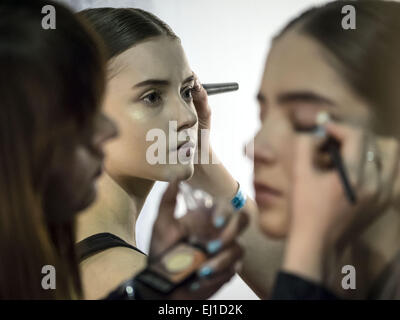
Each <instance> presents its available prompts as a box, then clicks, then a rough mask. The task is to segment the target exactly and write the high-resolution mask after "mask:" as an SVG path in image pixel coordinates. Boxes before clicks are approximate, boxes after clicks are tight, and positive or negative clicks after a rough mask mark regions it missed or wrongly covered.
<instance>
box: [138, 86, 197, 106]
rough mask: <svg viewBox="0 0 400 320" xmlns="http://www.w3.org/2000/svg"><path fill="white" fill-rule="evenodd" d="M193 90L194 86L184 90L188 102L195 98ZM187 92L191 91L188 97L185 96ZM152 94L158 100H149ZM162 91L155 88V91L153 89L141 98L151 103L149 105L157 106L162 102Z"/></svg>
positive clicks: (184, 97)
mask: <svg viewBox="0 0 400 320" xmlns="http://www.w3.org/2000/svg"><path fill="white" fill-rule="evenodd" d="M192 91H193V87H186V88H185V89H184V90H183V91H182V93H181V94H182V95H183V96H182V98H183V99H184V100H185V101H186V102H189V103H190V102H191V101H192V100H193V97H192ZM186 93H189V96H188V97H186V96H184V95H185V94H186ZM151 95H156V99H157V101H156V102H151V101H149V100H148V98H149V97H150V96H151ZM161 96H162V92H161V91H158V90H154V91H152V92H150V93H148V94H146V95H145V96H144V97H143V98H141V99H140V100H142V101H143V102H144V103H146V104H147V105H149V106H152V107H155V106H158V105H159V104H161V102H162V97H161Z"/></svg>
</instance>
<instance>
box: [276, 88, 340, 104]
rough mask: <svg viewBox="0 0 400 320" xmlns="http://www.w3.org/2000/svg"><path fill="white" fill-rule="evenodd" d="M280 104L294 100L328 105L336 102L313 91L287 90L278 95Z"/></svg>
mask: <svg viewBox="0 0 400 320" xmlns="http://www.w3.org/2000/svg"><path fill="white" fill-rule="evenodd" d="M277 101H278V104H289V103H294V102H302V103H310V104H324V105H327V106H335V103H334V102H333V101H332V100H331V99H329V98H327V97H324V96H321V95H319V94H316V93H314V92H311V91H297V92H285V93H282V94H279V95H278V99H277Z"/></svg>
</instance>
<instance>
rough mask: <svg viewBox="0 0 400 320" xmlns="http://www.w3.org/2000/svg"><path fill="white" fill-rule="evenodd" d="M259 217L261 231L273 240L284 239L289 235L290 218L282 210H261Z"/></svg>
mask: <svg viewBox="0 0 400 320" xmlns="http://www.w3.org/2000/svg"><path fill="white" fill-rule="evenodd" d="M259 210H260V213H259V217H258V221H259V227H260V229H261V231H262V232H263V233H264V234H266V235H267V236H269V237H271V238H273V239H284V238H286V237H287V235H288V230H289V217H288V216H287V215H286V214H285V213H283V212H282V211H281V210H276V209H275V210H274V209H262V208H260V209H259Z"/></svg>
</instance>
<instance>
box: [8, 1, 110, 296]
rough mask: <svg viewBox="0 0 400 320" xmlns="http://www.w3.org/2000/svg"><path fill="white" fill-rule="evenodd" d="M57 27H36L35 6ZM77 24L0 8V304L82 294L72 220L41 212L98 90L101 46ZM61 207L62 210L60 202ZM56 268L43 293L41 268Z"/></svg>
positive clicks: (21, 4)
mask: <svg viewBox="0 0 400 320" xmlns="http://www.w3.org/2000/svg"><path fill="white" fill-rule="evenodd" d="M45 5H52V6H54V8H55V9H56V29H54V30H53V29H49V30H45V29H43V28H42V24H41V23H42V19H43V17H44V14H42V8H43V7H44V6H45ZM95 37H96V35H95V33H94V32H93V31H90V29H89V27H88V26H86V25H85V23H84V22H83V21H80V19H78V18H77V17H76V16H75V15H74V14H73V13H72V12H70V11H69V10H68V9H66V8H65V7H64V6H61V5H59V4H57V3H54V2H52V1H40V0H35V1H32V0H25V1H24V0H12V1H11V0H2V2H1V3H0V70H1V72H0V299H41V298H45V299H53V298H62V299H68V298H74V297H75V298H77V297H80V296H81V284H80V280H79V272H78V264H77V261H76V257H75V251H74V242H75V234H74V222H73V221H72V220H73V219H72V217H73V216H72V215H71V220H70V221H67V222H63V223H62V224H57V223H55V222H54V221H52V220H51V219H49V216H50V214H52V215H54V214H57V213H54V212H53V213H50V212H46V210H45V208H46V207H47V205H46V203H47V202H48V201H51V199H46V197H45V190H46V188H49V186H48V185H47V184H48V183H47V182H48V178H49V170H48V168H49V167H54V166H55V165H56V164H54V161H55V160H54V158H55V154H56V153H57V152H58V150H59V148H62V145H63V143H65V141H68V140H70V139H74V135H76V136H77V135H79V134H80V130H83V129H84V127H85V126H86V125H87V124H88V123H89V122H91V121H92V120H93V117H94V115H95V113H97V111H98V107H99V105H100V104H101V99H102V96H103V90H104V81H105V79H104V78H105V70H104V61H105V59H104V56H103V54H102V53H101V52H102V51H101V46H100V45H99V42H98V41H97V40H96V39H95ZM59 205H60V206H62V205H63V204H59ZM45 265H53V266H54V267H55V268H56V275H57V277H56V290H44V289H43V288H42V285H41V281H42V278H43V277H44V275H43V274H42V267H43V266H45Z"/></svg>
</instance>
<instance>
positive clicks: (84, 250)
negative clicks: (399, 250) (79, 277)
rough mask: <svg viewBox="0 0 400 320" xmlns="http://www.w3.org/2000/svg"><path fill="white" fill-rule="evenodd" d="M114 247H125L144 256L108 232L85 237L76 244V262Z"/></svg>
mask: <svg viewBox="0 0 400 320" xmlns="http://www.w3.org/2000/svg"><path fill="white" fill-rule="evenodd" d="M115 247H126V248H129V249H132V250H135V251H137V252H139V253H141V254H143V255H146V254H145V253H143V252H142V251H140V250H139V249H138V248H136V247H134V246H132V245H130V244H129V243H127V242H126V241H124V240H122V239H121V238H119V237H117V236H116V235H113V234H111V233H108V232H103V233H97V234H94V235H92V236H90V237H87V238H85V239H83V240H82V241H79V242H78V243H77V244H76V249H77V254H78V260H79V262H82V261H83V260H85V259H86V258H89V257H90V256H92V255H94V254H96V253H99V252H101V251H104V250H107V249H110V248H115Z"/></svg>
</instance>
